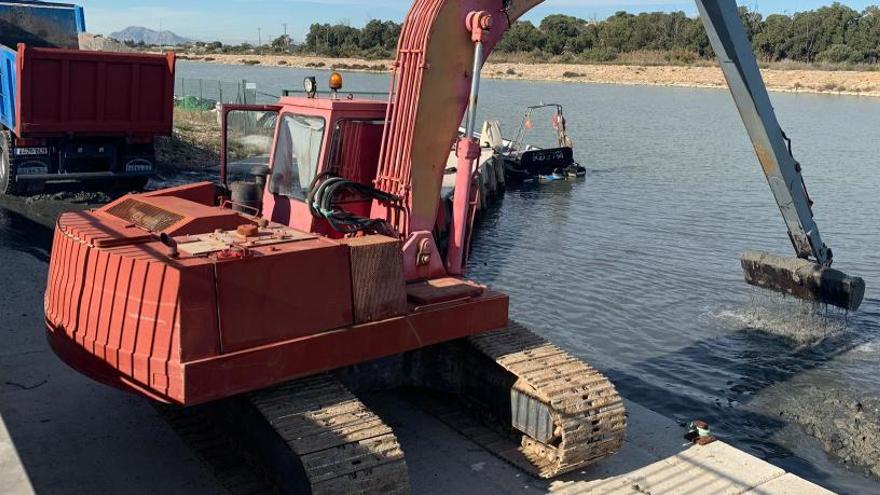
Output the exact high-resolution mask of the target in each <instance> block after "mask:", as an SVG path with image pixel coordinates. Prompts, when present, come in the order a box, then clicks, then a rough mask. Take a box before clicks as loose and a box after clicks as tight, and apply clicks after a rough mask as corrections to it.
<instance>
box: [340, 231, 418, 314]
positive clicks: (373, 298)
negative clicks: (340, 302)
mask: <svg viewBox="0 0 880 495" xmlns="http://www.w3.org/2000/svg"><path fill="white" fill-rule="evenodd" d="M342 242H343V243H344V244H345V245H347V246H348V248H349V258H350V260H351V287H352V294H353V301H354V303H353V304H354V321H355V323H357V324H361V323H369V322H371V321H378V320H383V319H385V318H393V317H395V316H401V315H403V314H405V313H406V311H407V303H406V286H405V284H404V280H403V257H402V255H401V242H400V241H399V240H397V239H392V238H390V237H385V236H380V235H371V236H364V237H356V238H353V239H345V240H343V241H342Z"/></svg>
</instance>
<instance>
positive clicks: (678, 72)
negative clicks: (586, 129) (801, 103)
mask: <svg viewBox="0 0 880 495" xmlns="http://www.w3.org/2000/svg"><path fill="white" fill-rule="evenodd" d="M187 58H189V59H191V60H194V61H200V62H208V63H219V64H238V65H246V64H251V65H260V66H265V67H279V66H281V67H285V66H286V67H298V68H330V67H338V68H341V69H342V70H348V71H351V70H354V71H366V72H385V71H387V70H388V69H389V68H390V67H391V66H392V64H393V61H391V60H362V59H353V58H333V59H331V58H320V57H308V56H300V55H210V56H187ZM763 73H764V79H765V81H766V82H767V87H768V88H769V89H770V90H771V91H781V92H791V93H823V94H844V95H862V96H875V97H880V71H848V70H839V71H830V70H818V69H816V70H811V69H797V70H785V69H765V70H763ZM483 74H484V76H485V77H490V78H493V79H513V80H528V81H560V82H579V83H597V84H625V85H645V86H681V87H695V88H723V87H725V86H726V83H725V81H724V76H723V75H722V73H721V69H719V68H718V67H714V66H709V67H703V66H687V67H686V66H644V65H603V64H597V65H581V64H528V63H508V62H505V63H488V64H486V68H485V69H484V71H483Z"/></svg>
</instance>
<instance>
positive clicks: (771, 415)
mask: <svg viewBox="0 0 880 495" xmlns="http://www.w3.org/2000/svg"><path fill="white" fill-rule="evenodd" d="M313 72H315V71H301V70H292V69H274V68H273V69H270V68H253V67H247V68H245V67H229V66H213V65H202V64H193V63H188V62H182V63H181V64H180V68H179V73H180V75H181V76H183V77H203V78H214V79H224V80H236V79H245V78H246V79H249V80H256V81H257V83H258V85H259V90H260V91H261V92H265V93H269V94H278V93H280V90H281V89H282V88H298V87H299V86H300V82H301V80H302V77H303V76H305V75H306V74H310V73H313ZM319 75H320V76H324V75H325V73H319ZM346 83H347V87H348V88H350V89H360V90H366V91H381V90H385V89H387V86H388V83H387V78H386V77H385V76H380V75H365V74H350V75H346ZM483 90H484V92H483V95H482V100H481V105H482V108H481V114H482V117H483V118H499V119H501V120H502V121H503V122H504V124H505V133H506V134H508V135H509V134H512V133H513V132H514V131H515V128H516V123H517V122H518V119H519V118H520V113H521V109H522V108H523V107H524V106H526V105H529V104H535V103H537V102H540V101H545V102H560V103H563V104H564V105H565V106H566V112H567V118H568V123H569V130H570V132H571V134H572V137H573V138H574V139H575V141H576V146H577V156H578V159H579V160H581V161H582V163H583V164H584V165H586V166H587V168H588V169H589V170H590V175H589V177H588V178H587V179H586V180H585V181H583V182H562V183H555V184H551V185H545V186H540V187H534V188H523V189H515V190H511V191H509V192H508V194H507V195H506V197H505V198H504V200H503V201H502V202H501V203H500V205H499V206H498V207H497V208H495V209H494V210H492V211H490V212H489V214H488V215H487V216H486V217H485V218H484V219H483V220H482V221H481V224H480V226H479V228H478V233H477V234H476V238H475V241H474V252H473V257H472V259H471V264H470V268H471V275H472V276H473V277H475V278H476V279H478V280H480V281H482V282H485V283H488V284H491V285H493V286H494V287H496V288H499V289H501V290H504V291H506V292H507V293H509V294H510V295H511V297H512V304H511V311H512V313H513V315H514V316H515V317H516V318H518V319H520V320H522V321H523V322H525V323H527V324H529V325H530V326H532V327H533V328H535V329H536V330H537V331H539V332H541V333H542V334H544V335H545V336H547V337H549V338H551V339H552V340H554V341H556V342H557V343H559V344H561V345H562V346H564V347H566V348H567V349H569V350H571V351H573V352H575V353H577V354H578V355H579V356H581V357H583V358H584V359H587V360H589V361H590V362H592V363H593V364H595V365H596V366H598V367H600V368H601V369H603V370H604V371H606V372H607V373H609V374H610V375H611V376H612V378H613V379H614V380H615V382H616V383H617V384H618V385H619V388H620V389H621V391H622V393H623V394H624V395H626V396H628V397H629V398H631V399H633V400H635V401H637V402H640V403H642V404H644V405H646V406H648V407H650V408H652V409H655V410H657V411H659V412H661V413H663V414H666V415H668V416H670V417H673V418H676V419H678V420H681V421H688V420H691V419H694V418H696V417H700V418H703V419H706V420H708V421H709V422H710V423H711V424H712V425H713V428H714V430H715V432H716V433H717V434H719V435H720V436H722V437H723V438H724V439H726V440H729V441H731V442H732V443H734V444H735V445H737V446H739V447H741V448H744V449H747V450H749V451H751V452H753V453H756V454H758V455H760V456H761V457H763V458H765V459H768V460H770V461H771V462H774V463H776V464H778V465H781V466H783V467H784V468H787V469H789V470H792V471H794V472H795V473H796V474H799V475H801V476H804V477H806V478H809V479H811V480H813V481H816V482H818V483H820V484H822V485H824V486H826V487H829V488H831V489H834V490H837V491H841V492H848V493H866V492H870V491H873V490H876V486H877V484H876V483H877V482H876V481H871V480H869V479H868V478H866V477H864V476H863V475H862V474H860V471H857V470H848V469H847V467H846V466H845V465H844V464H843V463H842V462H839V461H838V460H835V459H831V458H829V457H828V456H827V455H826V454H825V453H824V451H823V449H822V446H821V445H820V444H819V442H818V441H816V440H814V439H813V438H812V437H810V436H808V435H806V434H805V433H804V431H803V430H802V429H801V428H800V427H798V426H797V424H796V423H795V422H794V421H793V420H792V419H791V418H793V417H794V416H792V414H787V409H786V408H791V407H793V406H792V404H794V405H802V399H801V397H802V395H801V394H802V393H803V391H804V390H812V391H815V390H816V389H818V390H835V391H844V392H845V396H846V397H853V398H854V399H853V400H858V398H859V397H864V396H875V397H876V396H878V395H880V379H878V378H877V376H878V371H880V369H878V368H880V365H878V364H877V363H878V358H880V343H878V338H880V251H878V246H880V202H878V192H880V163H878V162H880V158H878V157H880V136H878V133H880V131H878V129H880V100H875V99H866V98H851V97H832V96H807V95H788V94H774V95H773V101H774V104H775V105H776V108H777V111H778V113H779V115H780V119H781V121H782V124H783V126H784V127H785V129H786V131H787V133H788V135H789V136H791V137H792V138H793V139H794V141H795V143H794V146H795V148H794V149H795V154H796V156H797V157H798V158H799V159H800V161H801V162H802V163H803V165H804V169H805V175H806V177H807V184H808V186H809V190H810V193H811V194H812V196H813V199H814V200H815V202H816V208H815V209H816V214H817V221H818V223H819V226H820V227H821V228H822V229H823V231H822V232H823V234H824V236H825V238H826V242H827V243H828V244H829V245H830V246H831V247H832V248H833V249H834V251H835V253H836V256H837V262H836V266H837V267H838V268H840V269H842V270H844V271H847V272H850V273H853V274H857V275H860V276H862V277H864V278H865V279H866V282H867V284H868V293H867V298H866V302H865V304H864V306H863V308H862V310H861V311H860V312H859V313H857V314H852V315H844V314H841V313H838V312H833V311H828V312H826V311H824V310H819V314H817V310H815V309H814V308H812V307H809V306H803V305H801V304H799V303H796V302H794V301H784V300H781V299H780V298H777V297H775V296H774V297H770V296H767V295H765V294H763V293H760V292H758V291H757V290H754V289H751V288H748V287H746V286H745V285H744V284H743V283H742V278H741V275H740V272H739V267H738V262H737V255H738V254H739V253H740V252H741V251H744V250H746V249H765V250H770V251H774V252H778V253H783V254H784V253H788V252H790V249H791V248H790V245H789V242H788V239H787V237H786V234H785V230H784V226H783V224H782V221H781V219H780V218H779V214H778V211H777V209H776V207H775V206H774V204H773V201H772V197H771V195H770V192H769V190H768V188H767V186H766V184H765V183H764V182H763V177H762V175H761V172H760V169H759V167H758V165H757V162H756V160H755V158H754V155H753V153H752V151H751V148H750V145H749V142H748V140H747V137H746V134H745V132H744V130H743V129H742V126H741V123H740V122H739V119H738V117H737V115H736V113H735V110H734V107H733V104H732V101H731V99H730V97H729V95H728V94H727V93H725V92H722V91H716V90H698V89H680V88H657V87H651V88H647V87H646V88H642V87H615V86H596V85H570V84H553V83H531V82H516V81H487V82H486V83H485V84H484V86H483ZM534 127H535V133H536V134H535V136H534V139H535V140H537V141H540V140H541V138H542V136H541V135H540V134H541V133H544V136H543V137H544V138H546V137H547V136H549V117H548V118H546V119H537V118H536V120H535V122H534ZM538 144H540V142H539V143H538ZM0 229H3V230H2V231H0V232H2V233H0V237H3V238H7V236H11V237H9V238H11V239H17V238H20V235H19V234H16V229H17V226H16V223H15V222H9V221H8V219H7V220H6V221H4V222H0ZM16 235H19V237H15V236H16ZM19 244H20V243H14V244H13V245H10V244H8V243H0V251H2V250H5V249H10V248H13V249H15V247H13V246H17V245H19ZM803 397H805V396H803ZM810 400H812V399H810ZM835 400H838V401H840V400H847V399H839V398H838V399H835ZM817 407H825V408H832V409H833V408H834V407H836V404H835V403H834V401H830V402H828V403H825V404H822V405H818V406H817ZM835 414H836V412H834V411H832V413H831V414H830V417H831V418H833V417H835ZM826 416H829V415H826Z"/></svg>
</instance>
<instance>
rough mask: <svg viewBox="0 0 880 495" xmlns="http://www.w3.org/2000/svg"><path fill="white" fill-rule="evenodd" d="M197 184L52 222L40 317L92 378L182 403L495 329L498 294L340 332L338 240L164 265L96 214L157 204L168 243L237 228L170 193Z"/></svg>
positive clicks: (348, 318) (161, 248) (162, 256)
mask: <svg viewBox="0 0 880 495" xmlns="http://www.w3.org/2000/svg"><path fill="white" fill-rule="evenodd" d="M207 188H208V185H207V184H196V185H194V186H189V187H184V188H176V189H174V190H170V191H167V190H166V191H163V192H162V193H161V194H155V193H153V194H145V195H134V196H127V197H124V198H121V199H120V200H119V201H117V202H114V203H111V204H109V205H107V206H106V207H103V208H101V209H100V210H97V211H94V212H78V213H66V214H64V215H62V216H61V217H60V218H59V220H58V225H57V229H56V232H55V239H54V246H53V252H52V260H51V263H50V266H49V283H48V288H47V291H46V299H45V314H46V322H47V328H48V337H49V341H50V343H51V345H52V347H53V349H54V350H55V352H56V353H57V354H58V355H59V356H60V357H61V358H62V359H63V360H64V361H66V362H67V363H68V364H70V365H71V366H72V367H74V368H75V369H77V370H79V371H81V372H83V373H85V374H87V375H89V376H91V377H93V378H95V379H97V380H100V381H102V382H105V383H108V384H111V385H114V386H117V387H121V388H124V389H127V390H130V391H134V392H137V393H139V394H141V395H145V396H148V397H151V398H153V399H156V400H161V401H165V402H173V403H177V404H182V405H192V404H198V403H202V402H206V401H210V400H215V399H220V398H223V397H228V396H231V395H235V394H239V393H243V392H247V391H251V390H256V389H260V388H264V387H268V386H271V385H274V384H277V383H280V382H283V381H287V380H291V379H294V378H298V377H302V376H307V375H311V374H314V373H318V372H322V371H327V370H330V369H334V368H338V367H341V366H346V365H351V364H356V363H359V362H363V361H368V360H372V359H377V358H381V357H385V356H389V355H394V354H398V353H401V352H405V351H408V350H412V349H417V348H420V347H424V346H426V345H431V344H434V343H439V342H443V341H446V340H451V339H455V338H460V337H463V336H466V335H471V334H474V333H479V332H485V331H489V330H492V329H495V328H499V327H501V326H504V325H505V324H506V323H507V303H508V301H507V297H506V296H503V295H501V294H497V293H492V292H489V291H485V292H483V293H482V294H479V295H477V296H475V297H472V298H470V299H468V300H465V301H458V302H452V303H445V304H436V305H433V306H431V305H429V306H423V307H419V308H416V307H415V306H412V307H411V308H410V311H409V312H408V313H407V314H406V315H404V316H402V317H397V318H390V319H387V320H381V321H377V322H372V323H368V324H364V325H354V324H353V316H352V314H353V309H352V304H353V303H352V286H351V284H352V279H351V273H350V260H349V247H348V246H347V245H346V244H345V243H342V242H338V241H335V240H332V239H328V238H325V237H317V238H314V239H310V240H303V241H299V242H291V243H285V244H277V245H273V246H263V247H253V248H250V250H249V253H250V255H249V256H247V257H244V258H222V257H220V256H201V257H199V256H190V255H188V254H186V253H181V254H180V257H178V258H173V257H170V256H169V255H168V253H169V249H168V248H167V247H166V246H165V245H163V244H162V243H160V242H159V241H158V240H156V238H155V235H152V234H150V233H148V232H146V231H144V230H142V229H140V228H138V227H135V226H133V225H130V224H128V223H127V222H126V221H124V220H121V219H119V218H117V217H114V216H113V215H111V214H110V213H109V212H108V211H109V210H112V209H113V208H115V207H116V206H117V205H119V204H120V203H122V202H124V201H127V200H131V199H135V200H137V201H140V202H142V203H146V204H149V205H154V206H159V207H162V208H163V209H165V210H167V211H171V212H174V213H175V214H177V215H179V216H180V217H181V218H180V220H179V221H177V222H176V223H174V224H173V225H170V226H168V227H167V228H166V229H165V230H164V231H163V232H164V233H167V234H170V235H177V236H179V235H181V234H184V233H193V232H194V230H193V229H194V228H193V226H195V225H198V226H199V228H198V229H196V230H195V231H198V232H204V233H209V232H212V231H213V230H214V229H215V228H229V226H230V225H240V224H245V223H249V222H250V221H251V220H250V218H248V217H245V216H241V215H239V214H237V213H234V212H232V211H230V210H226V209H221V208H218V207H213V206H209V205H208V204H204V203H196V202H194V201H191V200H189V199H183V198H184V197H187V198H191V199H196V198H199V197H200V198H202V199H205V200H209V199H212V197H211V196H209V195H208V194H206V190H207ZM177 239H178V240H181V239H182V238H181V237H177ZM451 322H455V323H451Z"/></svg>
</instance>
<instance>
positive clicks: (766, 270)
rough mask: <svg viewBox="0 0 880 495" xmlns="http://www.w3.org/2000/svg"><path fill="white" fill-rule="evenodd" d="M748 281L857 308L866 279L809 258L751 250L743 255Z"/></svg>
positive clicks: (823, 301)
mask: <svg viewBox="0 0 880 495" xmlns="http://www.w3.org/2000/svg"><path fill="white" fill-rule="evenodd" d="M740 262H741V264H742V269H743V274H744V275H745V279H746V282H747V283H749V284H751V285H754V286H756V287H761V288H764V289H769V290H773V291H776V292H782V293H785V294H790V295H792V296H795V297H798V298H801V299H806V300H808V301H816V302H818V303H823V304H830V305H832V306H837V307H840V308H843V309H846V310H849V311H856V310H857V309H859V306H861V304H862V301H863V300H864V298H865V281H864V280H863V279H861V278H859V277H853V276H850V275H847V274H845V273H843V272H841V271H839V270H835V269H833V268H828V267H824V266H821V265H818V264H816V263H813V262H812V261H809V260H804V259H799V258H784V257H781V256H774V255H772V254H767V253H761V252H756V251H749V252H746V253H744V254H743V255H742V256H741V257H740Z"/></svg>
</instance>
